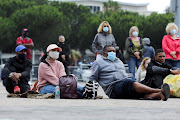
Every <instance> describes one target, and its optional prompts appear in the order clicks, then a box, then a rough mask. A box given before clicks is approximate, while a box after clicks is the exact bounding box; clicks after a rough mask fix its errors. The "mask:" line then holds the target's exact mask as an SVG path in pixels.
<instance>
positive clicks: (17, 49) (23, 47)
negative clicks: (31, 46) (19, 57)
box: [15, 45, 28, 52]
mask: <svg viewBox="0 0 180 120" xmlns="http://www.w3.org/2000/svg"><path fill="white" fill-rule="evenodd" d="M21 50H26V51H28V49H27V48H26V47H25V46H24V45H18V46H17V47H16V49H15V52H19V51H21Z"/></svg>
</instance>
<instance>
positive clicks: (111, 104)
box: [0, 82, 180, 120]
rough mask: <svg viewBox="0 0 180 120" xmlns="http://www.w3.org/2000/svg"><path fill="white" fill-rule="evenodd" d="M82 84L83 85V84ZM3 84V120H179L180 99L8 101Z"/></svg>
mask: <svg viewBox="0 0 180 120" xmlns="http://www.w3.org/2000/svg"><path fill="white" fill-rule="evenodd" d="M80 84H82V85H84V83H83V82H80ZM7 94H8V93H7V92H6V90H5V88H4V87H3V86H2V82H0V120H64V119H65V120H73V119H75V120H87V119H88V120H96V119H97V120H125V119H129V120H179V118H180V98H170V99H168V101H166V102H164V101H159V100H155V101H151V100H120V99H109V98H108V97H107V96H106V95H105V94H104V92H103V90H102V89H101V88H100V89H99V91H98V95H103V96H104V98H103V99H96V100H92V99H90V100H88V99H76V100H75V99H74V100H72V99H71V100H69V99H68V100H67V99H58V100H57V99H28V98H7V97H6V96H7Z"/></svg>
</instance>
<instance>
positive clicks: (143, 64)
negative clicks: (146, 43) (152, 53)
mask: <svg viewBox="0 0 180 120" xmlns="http://www.w3.org/2000/svg"><path fill="white" fill-rule="evenodd" d="M150 59H151V58H150V57H145V58H144V59H143V60H142V62H141V66H140V67H141V69H142V71H144V70H146V66H145V62H146V61H147V60H150Z"/></svg>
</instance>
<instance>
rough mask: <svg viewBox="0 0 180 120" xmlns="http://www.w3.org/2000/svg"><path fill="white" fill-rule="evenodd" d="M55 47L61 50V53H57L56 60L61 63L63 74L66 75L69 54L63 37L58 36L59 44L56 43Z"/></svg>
mask: <svg viewBox="0 0 180 120" xmlns="http://www.w3.org/2000/svg"><path fill="white" fill-rule="evenodd" d="M57 46H58V47H60V48H61V49H62V51H61V52H60V53H59V58H58V60H59V61H60V62H62V63H63V65H64V68H65V72H66V74H68V68H67V66H68V65H69V54H70V48H69V46H68V45H67V44H66V43H65V37H64V36H63V35H60V36H59V42H58V43H57Z"/></svg>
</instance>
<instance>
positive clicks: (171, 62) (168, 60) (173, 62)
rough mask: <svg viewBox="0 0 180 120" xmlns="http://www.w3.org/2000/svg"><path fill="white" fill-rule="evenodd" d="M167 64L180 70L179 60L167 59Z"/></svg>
mask: <svg viewBox="0 0 180 120" xmlns="http://www.w3.org/2000/svg"><path fill="white" fill-rule="evenodd" d="M165 63H167V64H169V65H171V66H172V67H177V68H180V62H179V60H178V61H177V60H171V59H166V61H165Z"/></svg>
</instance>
